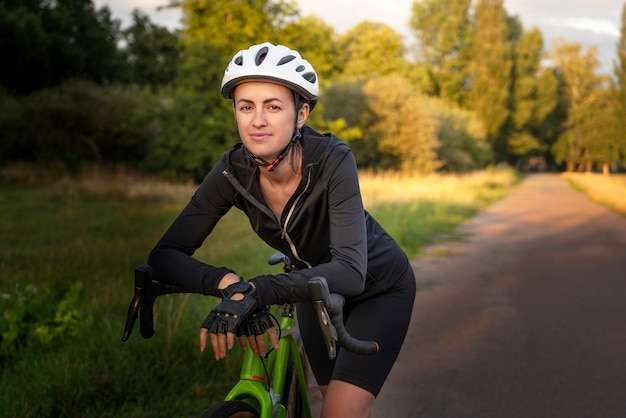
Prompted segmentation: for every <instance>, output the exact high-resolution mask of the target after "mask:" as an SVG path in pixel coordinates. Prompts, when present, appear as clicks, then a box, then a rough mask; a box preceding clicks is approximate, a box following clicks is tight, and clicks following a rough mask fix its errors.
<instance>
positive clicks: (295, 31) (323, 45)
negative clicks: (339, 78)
mask: <svg viewBox="0 0 626 418" xmlns="http://www.w3.org/2000/svg"><path fill="white" fill-rule="evenodd" d="M278 43H280V44H282V45H285V46H287V47H289V48H291V49H295V50H296V51H298V52H299V53H300V55H301V56H302V57H303V58H305V59H306V60H307V61H309V62H310V63H311V65H312V66H313V68H315V71H316V72H317V75H318V76H319V79H320V82H321V83H322V84H324V83H328V82H330V80H331V79H332V78H333V77H334V76H335V75H336V74H337V73H338V72H339V63H338V60H337V56H338V55H339V50H338V45H337V33H336V32H335V29H334V28H333V27H332V26H329V25H328V24H327V23H325V22H324V21H323V20H322V19H321V18H319V17H317V16H314V15H309V16H305V17H302V18H300V19H296V20H294V21H292V22H288V23H287V24H285V26H283V27H282V28H281V29H280V31H279V32H278Z"/></svg>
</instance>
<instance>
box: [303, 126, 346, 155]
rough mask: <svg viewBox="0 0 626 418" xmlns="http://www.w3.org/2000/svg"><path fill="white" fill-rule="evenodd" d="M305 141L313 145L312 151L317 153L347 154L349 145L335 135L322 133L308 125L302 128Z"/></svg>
mask: <svg viewBox="0 0 626 418" xmlns="http://www.w3.org/2000/svg"><path fill="white" fill-rule="evenodd" d="M302 137H303V141H305V142H306V143H307V144H309V145H311V147H310V148H311V149H312V150H314V151H317V152H323V153H330V152H347V151H349V150H350V148H349V147H348V144H346V143H345V142H344V141H342V140H341V139H340V138H338V137H337V136H336V135H335V134H333V133H320V132H318V131H316V130H315V129H313V128H311V127H310V126H308V125H304V127H303V128H302Z"/></svg>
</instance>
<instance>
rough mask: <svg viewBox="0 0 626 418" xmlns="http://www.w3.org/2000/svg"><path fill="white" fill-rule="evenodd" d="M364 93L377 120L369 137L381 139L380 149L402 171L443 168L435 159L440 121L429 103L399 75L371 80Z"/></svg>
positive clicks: (420, 171) (431, 170)
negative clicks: (390, 157) (392, 157)
mask: <svg viewBox="0 0 626 418" xmlns="http://www.w3.org/2000/svg"><path fill="white" fill-rule="evenodd" d="M363 91H364V93H365V94H366V95H367V98H368V104H369V107H370V109H373V112H374V113H375V114H376V117H377V119H376V122H375V123H374V124H373V125H372V126H371V127H370V129H369V132H368V135H373V136H375V137H376V138H378V146H379V149H380V150H382V151H387V152H389V153H390V154H391V155H393V156H394V157H395V158H396V159H397V162H398V163H397V166H396V167H398V168H399V169H401V170H403V171H415V172H417V173H431V172H434V171H435V170H437V169H438V168H439V167H440V166H441V161H439V160H437V158H436V155H437V149H438V148H439V146H440V143H439V138H438V136H437V130H438V129H439V126H440V122H439V121H438V120H437V119H436V117H434V115H433V113H432V111H431V109H430V106H429V103H428V102H427V100H425V98H423V97H422V96H420V95H418V94H415V93H416V92H415V91H413V90H412V89H411V86H410V84H409V83H408V81H407V80H406V79H404V78H402V77H400V76H398V75H390V76H387V77H384V78H373V79H370V80H369V81H367V83H365V85H364V86H363Z"/></svg>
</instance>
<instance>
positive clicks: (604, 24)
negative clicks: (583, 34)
mask: <svg viewBox="0 0 626 418" xmlns="http://www.w3.org/2000/svg"><path fill="white" fill-rule="evenodd" d="M545 22H546V23H547V24H549V25H555V26H565V27H569V28H572V29H576V30H581V31H589V32H594V33H597V34H600V35H608V36H611V37H615V38H619V35H620V33H619V28H618V27H617V25H616V24H615V23H614V22H612V21H610V20H609V19H590V18H585V17H551V18H548V19H546V20H545Z"/></svg>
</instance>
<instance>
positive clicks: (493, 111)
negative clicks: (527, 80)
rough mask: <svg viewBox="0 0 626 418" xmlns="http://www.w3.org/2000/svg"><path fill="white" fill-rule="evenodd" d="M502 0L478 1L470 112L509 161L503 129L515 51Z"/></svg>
mask: <svg viewBox="0 0 626 418" xmlns="http://www.w3.org/2000/svg"><path fill="white" fill-rule="evenodd" d="M502 3H503V1H502V0H479V2H478V4H477V6H476V11H475V14H476V17H475V19H476V22H475V31H474V36H473V56H472V63H471V90H470V106H469V108H470V109H474V110H475V111H476V112H477V113H478V114H479V116H480V117H481V119H482V120H483V122H484V124H485V129H486V132H487V137H488V139H489V142H490V144H491V147H492V149H493V150H494V153H495V155H496V158H498V159H505V158H506V157H507V138H506V135H505V132H504V128H505V126H506V123H507V119H508V118H509V116H510V107H509V104H510V92H511V83H512V69H513V59H512V58H513V57H512V54H513V49H512V45H511V42H510V41H509V37H508V36H507V35H508V28H507V23H506V21H505V13H504V7H503V4H502Z"/></svg>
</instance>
